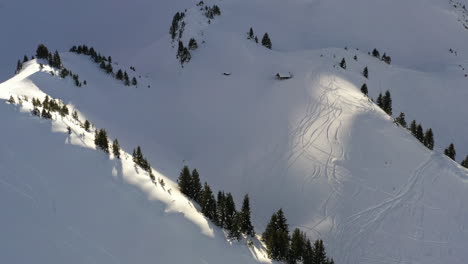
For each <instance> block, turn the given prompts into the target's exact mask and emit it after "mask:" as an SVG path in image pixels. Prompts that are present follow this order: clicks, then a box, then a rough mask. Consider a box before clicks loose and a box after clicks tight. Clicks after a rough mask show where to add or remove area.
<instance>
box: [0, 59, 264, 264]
mask: <svg viewBox="0 0 468 264" xmlns="http://www.w3.org/2000/svg"><path fill="white" fill-rule="evenodd" d="M46 69H47V68H46ZM37 70H38V65H37V64H35V63H34V64H32V63H31V64H30V65H29V67H28V69H27V70H26V71H25V72H24V73H27V72H29V73H34V72H36V71H37ZM42 74H43V75H48V74H46V73H42ZM17 77H21V76H17ZM43 79H50V77H47V76H45V77H44V78H43ZM9 85H11V86H14V87H15V89H14V90H13V91H12V92H18V93H19V94H21V95H27V96H28V97H29V99H28V101H29V102H26V101H23V107H20V106H19V105H9V104H5V103H4V101H3V102H2V103H1V104H0V119H1V120H2V124H3V126H2V127H3V129H2V132H1V134H2V137H3V144H2V148H1V150H0V170H1V171H2V173H1V176H0V208H2V217H1V218H0V233H1V234H2V236H1V237H2V238H1V239H0V256H1V257H0V259H1V262H5V263H6V262H8V263H33V262H39V263H64V262H67V263H80V264H82V263H155V262H157V263H204V264H206V263H259V262H269V261H268V259H267V258H266V257H265V252H264V251H263V249H262V246H261V245H260V244H259V243H258V241H257V240H254V245H253V246H252V247H251V248H248V247H247V246H246V245H245V241H244V242H234V243H232V244H231V243H229V242H227V241H226V239H225V235H224V234H223V232H222V231H221V230H219V229H218V228H217V227H216V226H214V225H212V224H211V223H209V222H208V221H207V220H206V219H205V218H204V217H203V216H202V215H201V213H199V212H198V210H197V209H196V206H195V205H194V204H193V203H192V202H190V201H188V200H187V199H186V198H185V197H184V196H183V195H181V194H180V192H179V191H178V189H177V184H175V183H174V182H172V181H171V180H170V179H168V178H166V177H165V176H164V175H162V174H160V173H158V172H156V173H155V176H156V179H157V180H158V183H157V184H156V185H155V184H154V183H152V182H151V181H150V179H149V176H148V174H147V173H146V172H144V171H143V170H141V169H140V168H137V167H135V165H134V163H133V161H132V157H131V156H130V155H128V153H125V154H122V159H120V160H119V159H115V158H112V157H111V158H109V157H108V156H107V155H106V154H104V153H103V152H102V151H96V150H95V146H94V142H93V140H94V136H93V133H94V132H93V131H91V132H85V131H84V129H83V128H82V127H81V126H80V124H78V123H77V122H76V121H74V120H72V119H71V117H70V116H68V117H66V118H62V117H60V116H58V115H57V114H53V118H54V121H52V122H51V121H48V120H44V119H40V118H39V117H35V116H32V115H31V114H30V113H29V111H30V110H31V107H32V105H31V99H32V97H33V96H38V95H39V94H40V93H41V91H40V90H38V89H37V87H35V86H34V85H33V84H32V83H29V82H28V81H27V80H26V81H23V80H21V78H16V79H13V80H10V81H9V82H8V83H7V87H8V86H9ZM6 92H7V89H5V86H2V89H1V97H5V96H6ZM15 98H16V97H15ZM67 126H70V127H71V130H72V133H71V134H70V135H69V134H68V133H67V132H66V131H67V129H66V128H67ZM160 179H164V181H165V186H161V184H160V182H159V180H160ZM255 245H256V246H255Z"/></svg>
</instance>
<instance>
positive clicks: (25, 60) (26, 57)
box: [23, 55, 29, 63]
mask: <svg viewBox="0 0 468 264" xmlns="http://www.w3.org/2000/svg"><path fill="white" fill-rule="evenodd" d="M28 60H29V59H28V56H26V55H24V57H23V63H25V62H27V61H28Z"/></svg>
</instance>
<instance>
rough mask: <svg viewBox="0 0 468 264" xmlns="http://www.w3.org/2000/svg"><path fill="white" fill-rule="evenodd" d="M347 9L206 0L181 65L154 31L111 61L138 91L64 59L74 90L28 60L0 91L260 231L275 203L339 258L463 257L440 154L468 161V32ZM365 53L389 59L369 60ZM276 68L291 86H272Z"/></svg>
mask: <svg viewBox="0 0 468 264" xmlns="http://www.w3.org/2000/svg"><path fill="white" fill-rule="evenodd" d="M348 2H349V1H338V0H334V1H290V2H288V5H285V4H284V2H280V1H277V0H273V1H268V3H267V2H266V1H261V0H258V1H219V2H218V1H207V3H208V4H210V5H211V4H213V3H217V4H219V5H220V7H221V11H222V15H221V16H220V17H217V18H215V19H214V20H212V21H210V23H209V24H208V22H207V19H206V18H204V17H203V16H202V15H200V13H197V8H196V7H195V6H194V5H193V3H192V5H189V6H188V7H190V6H193V8H189V9H188V14H189V16H188V17H187V21H188V22H189V24H187V27H186V31H185V33H184V37H183V39H184V41H185V42H186V41H187V40H188V38H190V37H195V38H196V39H197V41H198V42H199V44H201V45H200V48H199V49H198V50H196V51H194V52H192V61H191V62H190V63H188V64H186V65H185V66H184V68H183V69H182V68H181V67H180V65H179V64H178V63H177V61H176V59H175V54H176V49H175V48H173V47H172V46H171V42H170V39H169V36H168V35H167V33H164V34H161V35H157V34H156V35H152V36H154V40H153V39H152V40H151V41H150V40H148V42H147V43H145V45H146V44H147V45H146V46H145V48H141V49H137V50H131V52H130V53H131V55H127V56H129V57H132V56H133V60H131V59H128V60H127V58H128V57H123V56H122V55H121V54H120V53H119V55H117V58H119V57H122V58H124V59H125V60H124V61H125V62H127V63H123V64H120V65H119V66H118V67H122V68H124V66H125V65H126V66H129V65H130V61H132V62H134V63H136V65H137V70H138V72H132V71H130V70H128V68H127V71H128V72H129V73H130V75H131V77H132V76H139V75H141V78H138V80H139V82H140V84H139V85H138V87H137V88H135V87H125V86H122V85H121V83H120V82H117V81H115V80H114V79H113V78H111V77H110V76H107V75H105V74H103V73H102V72H100V70H99V69H98V66H97V65H95V64H93V63H91V62H90V60H89V58H87V57H84V56H77V55H75V54H69V53H63V54H62V57H63V61H64V64H65V65H66V66H67V68H70V69H71V70H73V72H74V73H78V74H79V75H80V78H81V79H83V80H87V82H88V85H86V86H83V87H81V88H77V87H74V86H73V85H72V83H71V80H60V79H59V78H57V77H51V76H49V75H47V74H45V73H37V65H34V64H32V65H30V67H36V69H34V68H30V67H29V66H28V67H27V68H26V69H25V70H24V71H23V72H22V73H20V75H18V76H16V77H15V78H16V79H15V80H16V81H20V82H21V86H20V87H19V86H16V85H15V82H16V81H15V82H7V83H4V84H2V85H0V91H3V93H2V97H3V98H5V99H7V98H8V97H9V94H10V93H11V94H18V95H21V94H24V93H30V92H31V93H32V92H34V93H37V94H38V96H39V95H40V94H41V93H42V92H45V93H47V94H49V95H51V96H53V97H57V98H61V99H63V100H64V101H65V102H67V103H71V104H73V105H75V106H76V107H77V108H78V109H80V110H81V112H82V114H83V116H85V117H86V118H88V119H89V120H90V121H91V122H92V123H94V124H96V126H97V127H105V128H106V129H107V130H108V131H109V133H110V135H111V136H112V137H116V138H118V139H119V141H120V142H121V143H122V145H123V147H124V149H127V150H130V149H132V148H134V147H135V146H137V145H141V146H142V147H143V151H144V153H145V154H146V156H147V157H148V159H149V160H150V162H151V164H153V165H154V166H155V168H157V169H158V171H160V172H161V173H163V174H165V175H167V176H168V177H169V178H172V179H173V180H174V179H176V177H177V175H178V171H179V170H180V169H181V167H182V166H183V165H184V164H188V165H190V166H191V167H197V168H198V169H199V170H200V172H201V177H202V180H207V181H208V182H209V183H210V184H211V185H212V186H213V187H214V189H215V190H219V189H223V190H225V191H231V192H233V194H234V195H235V197H236V198H237V202H240V201H239V199H240V198H241V197H242V195H243V194H245V193H249V195H250V197H251V200H252V209H253V217H254V222H255V226H256V228H257V231H260V232H261V231H263V229H264V227H265V224H266V222H267V221H268V219H269V216H270V215H271V214H272V213H273V212H274V211H276V210H277V209H278V208H279V207H283V209H284V210H285V212H286V215H287V216H288V219H289V223H290V225H291V227H301V228H302V229H303V230H305V231H307V232H308V233H309V235H310V236H311V238H312V239H315V238H322V239H324V240H325V242H326V243H327V249H328V250H329V253H330V255H331V256H333V257H334V258H335V260H337V263H376V262H386V263H434V264H435V263H449V262H450V263H464V261H465V259H466V258H467V257H468V256H467V253H466V250H465V248H467V246H468V231H467V227H466V222H467V218H468V215H467V211H468V210H466V208H465V207H464V205H465V204H466V202H468V201H467V200H468V182H467V177H468V176H467V171H466V170H465V169H463V168H461V167H460V166H458V165H457V164H455V163H454V162H452V161H450V160H448V159H447V158H446V157H444V156H443V155H441V154H440V153H441V149H442V148H443V147H445V146H446V145H448V143H450V142H455V145H456V146H457V150H458V153H459V157H460V155H461V156H464V155H465V154H466V153H468V149H467V147H466V146H468V138H466V137H465V135H464V131H466V128H467V126H468V124H467V123H466V122H467V121H466V119H465V118H464V113H465V112H466V111H465V107H464V106H463V105H464V102H466V100H467V99H468V95H467V93H466V89H464V87H466V80H467V79H466V78H465V77H464V74H465V73H464V72H463V71H464V70H463V66H465V60H466V55H465V50H466V47H464V43H466V42H467V39H466V38H467V36H468V35H467V34H466V31H465V29H464V28H463V26H462V25H461V24H460V23H459V22H458V21H457V16H456V13H454V11H453V10H452V7H451V6H449V5H448V2H447V4H446V3H445V2H436V1H435V0H434V1H412V2H408V1H402V0H397V1H391V2H388V1H387V2H385V1H377V2H375V1H364V0H359V1H354V2H352V3H351V2H349V3H348ZM169 9H170V8H169ZM174 9H175V8H174ZM171 10H172V9H171ZM176 10H182V9H175V10H174V12H175V11H176ZM395 14H398V19H396V15H395ZM167 16H168V17H169V20H167V25H165V26H164V28H169V22H170V16H169V15H167ZM240 18H241V19H240ZM279 18H281V19H279ZM251 26H252V27H253V28H254V30H255V33H256V34H257V35H258V37H259V38H260V39H261V37H262V35H263V33H264V32H266V31H267V32H268V33H269V34H270V37H271V39H272V42H273V50H271V51H270V50H267V49H265V48H263V47H261V46H260V45H258V44H255V43H254V42H253V41H248V40H246V32H247V31H248V29H249V28H250V27H251ZM161 32H162V31H161ZM165 34H166V35H165ZM120 37H122V38H123V37H124V36H120ZM116 38H118V37H116ZM148 38H150V37H148ZM203 41H205V43H202V42H203ZM86 42H87V43H89V44H93V43H92V41H89V40H88V41H86ZM103 42H104V40H103ZM135 42H138V38H135ZM96 43H97V42H96ZM53 44H55V43H52V45H49V46H51V47H52V46H53ZM66 44H67V45H68V43H66ZM73 44H75V43H73ZM114 44H115V47H119V48H120V45H121V44H120V43H119V42H118V41H117V42H114V43H109V42H106V43H105V45H104V46H103V47H102V48H104V50H105V51H106V52H105V53H107V52H109V54H106V55H112V56H114V53H113V51H117V52H119V51H121V50H125V51H128V50H127V49H126V48H120V49H121V50H119V49H118V48H115V49H106V47H108V46H111V45H114ZM61 45H64V44H63V43H62V42H60V41H57V44H56V46H57V47H61ZM70 45H71V44H70ZM93 45H94V44H93ZM344 46H348V47H349V49H348V51H346V50H344V49H343V48H342V47H344ZM54 47H55V46H54ZM96 47H97V48H98V49H101V47H100V46H99V47H98V46H96ZM329 47H340V48H329ZM374 47H377V48H378V49H379V50H380V51H381V52H387V53H388V54H389V55H390V56H392V58H393V65H391V66H389V65H386V64H384V63H382V62H381V61H379V60H377V59H375V58H372V57H370V56H368V55H367V51H370V50H371V49H373V48H374ZM65 48H66V49H68V48H69V46H66V47H65ZM65 48H64V49H65ZM311 48H312V49H315V48H316V49H315V50H311ZM356 48H359V49H360V51H358V50H356ZM449 48H453V49H455V50H457V55H454V54H452V53H449V52H448V50H449ZM28 50H31V48H29V49H28ZM20 54H21V52H20ZM354 55H356V56H357V61H354V59H353V56H354ZM341 58H346V61H347V69H346V70H342V69H340V68H339V66H338V63H339V61H340V60H341ZM459 64H460V65H462V67H461V68H460V67H458V66H457V65H459ZM365 66H368V67H369V79H365V78H364V77H362V74H361V71H362V69H363V68H364V67H365ZM118 67H117V66H114V69H116V68H118ZM467 68H468V67H467ZM30 69H32V70H30ZM28 71H30V72H29V73H28ZM223 72H230V73H231V75H230V76H224V75H223V74H222V73H223ZM277 72H292V73H293V74H294V78H293V79H290V80H285V81H278V80H275V79H274V75H275V74H276V73H277ZM20 79H21V80H20ZM364 82H366V83H367V84H368V86H369V91H370V95H371V96H372V97H374V98H375V97H376V96H377V94H378V93H379V92H384V91H385V90H387V89H390V91H391V92H392V95H393V99H394V109H393V112H394V114H397V113H399V112H400V111H404V112H405V113H406V114H407V118H408V120H407V121H410V120H411V119H417V120H418V121H420V122H422V124H423V126H424V127H425V128H428V127H432V128H433V129H434V132H435V136H436V152H430V151H429V150H427V149H426V148H424V147H423V146H422V145H421V144H420V143H419V142H417V141H416V140H415V139H414V138H413V137H412V136H411V135H410V134H409V133H408V132H407V131H406V130H404V129H402V128H400V127H397V126H396V125H394V124H393V123H392V120H391V119H390V118H389V117H388V116H386V115H385V114H384V113H383V112H382V111H381V110H380V109H378V108H377V107H375V106H374V105H373V104H372V103H371V102H370V101H369V100H368V99H367V98H366V97H364V96H363V95H362V94H361V93H360V92H359V89H358V88H359V87H360V86H361V84H362V83H364ZM148 85H150V88H148ZM28 87H29V88H31V89H33V90H34V91H32V90H31V91H26V90H25V89H29V88H28ZM37 87H39V88H40V90H39V89H38V88H37ZM42 95H44V94H42ZM440 105H442V106H443V109H441V107H440ZM447 116H448V117H449V118H447Z"/></svg>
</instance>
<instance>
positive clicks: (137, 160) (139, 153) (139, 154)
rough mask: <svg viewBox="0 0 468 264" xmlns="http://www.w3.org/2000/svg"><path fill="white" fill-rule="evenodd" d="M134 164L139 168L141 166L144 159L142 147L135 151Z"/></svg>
mask: <svg viewBox="0 0 468 264" xmlns="http://www.w3.org/2000/svg"><path fill="white" fill-rule="evenodd" d="M132 158H133V162H134V163H135V164H136V165H138V166H141V164H142V162H143V160H144V158H143V152H142V151H141V147H140V146H138V147H137V148H136V149H134V150H133V156H132Z"/></svg>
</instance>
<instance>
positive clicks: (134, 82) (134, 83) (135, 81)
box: [132, 77, 138, 86]
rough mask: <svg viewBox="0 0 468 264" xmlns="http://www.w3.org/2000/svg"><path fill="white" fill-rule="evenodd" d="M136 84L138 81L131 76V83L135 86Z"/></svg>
mask: <svg viewBox="0 0 468 264" xmlns="http://www.w3.org/2000/svg"><path fill="white" fill-rule="evenodd" d="M137 84H138V81H137V79H136V78H135V77H133V78H132V85H133V86H136V85H137Z"/></svg>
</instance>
